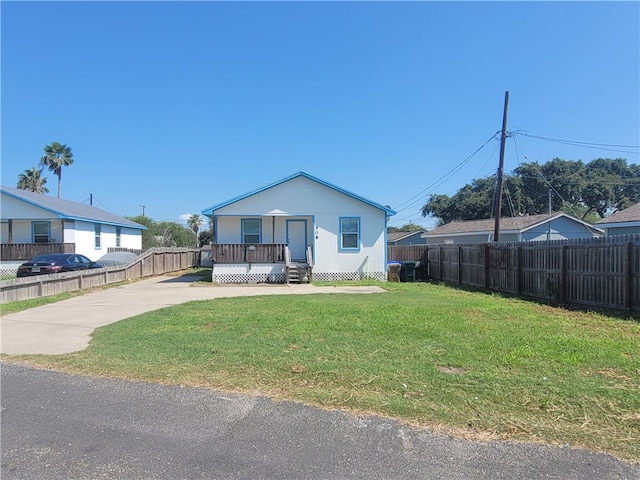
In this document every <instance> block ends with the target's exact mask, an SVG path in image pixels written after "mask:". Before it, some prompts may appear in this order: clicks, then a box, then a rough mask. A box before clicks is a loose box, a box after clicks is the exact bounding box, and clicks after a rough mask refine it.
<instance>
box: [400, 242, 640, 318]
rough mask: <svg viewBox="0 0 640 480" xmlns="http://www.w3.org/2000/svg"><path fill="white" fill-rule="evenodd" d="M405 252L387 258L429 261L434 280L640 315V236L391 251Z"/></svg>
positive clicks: (463, 245) (428, 264) (430, 273)
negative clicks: (636, 312) (632, 312)
mask: <svg viewBox="0 0 640 480" xmlns="http://www.w3.org/2000/svg"><path fill="white" fill-rule="evenodd" d="M403 248H407V247H396V246H394V247H389V252H388V255H389V256H388V258H389V259H390V260H396V259H398V260H413V261H422V262H425V263H426V266H427V276H428V278H429V279H432V280H439V281H444V282H448V283H456V284H459V285H464V286H470V287H478V288H484V289H487V290H492V291H498V292H505V293H512V294H516V295H520V296H523V297H529V298H534V299H540V300H544V301H553V302H558V303H560V304H562V305H579V306H589V307H605V308H614V309H628V310H633V311H640V235H625V236H616V237H605V238H599V239H575V240H556V241H545V242H520V243H506V242H505V243H500V242H497V243H482V244H460V245H431V246H421V251H420V252H418V251H415V252H410V251H405V252H399V251H397V250H395V251H394V250H392V249H403ZM411 248H415V246H412V247H411ZM403 255H404V256H405V258H396V257H402V256H403ZM410 255H411V256H413V258H406V257H408V256H410Z"/></svg>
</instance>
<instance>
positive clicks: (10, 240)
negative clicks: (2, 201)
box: [7, 218, 13, 243]
mask: <svg viewBox="0 0 640 480" xmlns="http://www.w3.org/2000/svg"><path fill="white" fill-rule="evenodd" d="M7 226H8V230H9V231H8V232H7V234H8V237H7V243H13V220H12V219H11V218H10V219H9V220H8V222H7Z"/></svg>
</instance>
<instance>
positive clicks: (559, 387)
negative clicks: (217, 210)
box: [5, 283, 640, 461]
mask: <svg viewBox="0 0 640 480" xmlns="http://www.w3.org/2000/svg"><path fill="white" fill-rule="evenodd" d="M386 288H388V289H389V292H387V293H383V294H367V295H365V294H363V295H357V294H356V295H346V294H342V295H341V294H317V295H300V296H262V297H246V298H226V299H217V300H212V301H200V302H191V303H188V304H184V305H180V306H175V307H170V308H165V309H162V310H158V311H155V312H150V313H147V314H144V315H140V316H137V317H134V318H130V319H127V320H125V321H121V322H118V323H115V324H112V325H109V326H106V327H102V328H100V329H98V330H97V331H96V332H95V334H94V337H93V340H92V342H91V345H90V347H89V348H88V349H87V350H85V351H83V352H78V353H73V354H68V355H61V356H19V357H18V356H16V357H5V359H9V360H16V361H27V362H29V363H31V364H34V365H39V366H43V367H47V368H55V369H61V370H65V371H69V372H76V373H80V374H88V375H106V376H114V377H120V378H126V379H135V380H142V381H148V382H161V383H167V384H180V385H193V386H206V387H210V388H216V389H224V390H230V391H236V392H247V393H260V394H265V395H269V396H271V397H273V398H276V399H290V400H296V401H301V402H305V403H309V404H314V405H319V406H322V407H325V408H341V409H345V410H351V411H357V412H370V413H376V414H380V415H385V416H389V417H393V418H398V419H401V420H403V421H406V422H409V423H411V424H414V425H421V426H428V427H430V428H433V429H435V430H438V431H445V432H448V433H451V434H455V435H459V436H463V437H467V438H476V439H511V440H524V441H535V442H544V443H549V444H569V445H571V446H574V447H584V448H588V449H591V450H596V451H606V452H609V453H611V454H614V455H616V456H618V457H620V458H623V459H627V460H632V461H640V323H638V322H637V321H636V320H633V319H628V320H622V319H619V318H611V317H607V316H604V315H601V314H596V313H584V312H575V311H567V310H563V309H558V308H553V307H549V306H541V305H536V304H534V303H530V302H527V301H521V300H516V299H511V298H505V297H501V296H496V295H486V294H481V293H473V292H468V291H460V290H455V289H452V288H448V287H446V286H441V285H434V284H421V283H416V284H387V285H386Z"/></svg>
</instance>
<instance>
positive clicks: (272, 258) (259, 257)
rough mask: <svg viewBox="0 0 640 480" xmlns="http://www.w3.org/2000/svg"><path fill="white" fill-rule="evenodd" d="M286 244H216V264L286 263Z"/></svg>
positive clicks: (213, 255) (212, 255)
mask: <svg viewBox="0 0 640 480" xmlns="http://www.w3.org/2000/svg"><path fill="white" fill-rule="evenodd" d="M286 247H287V245H286V244H284V243H219V244H216V243H214V244H213V245H211V258H212V259H213V262H214V263H285V261H286V255H285V250H286Z"/></svg>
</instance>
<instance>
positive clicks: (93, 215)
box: [0, 186, 147, 230]
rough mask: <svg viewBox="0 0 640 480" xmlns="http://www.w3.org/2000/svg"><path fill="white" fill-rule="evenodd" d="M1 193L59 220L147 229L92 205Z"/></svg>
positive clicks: (16, 191) (23, 193)
mask: <svg viewBox="0 0 640 480" xmlns="http://www.w3.org/2000/svg"><path fill="white" fill-rule="evenodd" d="M0 190H1V191H2V193H4V194H6V195H9V196H10V197H13V198H17V199H18V200H22V201H23V202H26V203H29V204H31V205H35V206H36V207H40V208H42V209H44V210H48V211H50V212H51V213H54V214H56V215H58V217H59V218H63V219H66V220H80V221H85V222H93V223H103V224H108V225H116V226H121V227H129V228H137V229H140V230H146V229H147V227H145V226H144V225H140V224H139V223H135V222H132V221H131V220H128V219H126V218H123V217H121V216H119V215H116V214H114V213H109V212H105V211H104V210H100V209H99V208H97V207H94V206H93V205H85V204H84V203H78V202H72V201H70V200H63V199H61V198H56V197H51V196H49V195H43V194H41V193H33V192H29V191H27V190H20V189H18V188H11V187H5V186H1V187H0Z"/></svg>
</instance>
